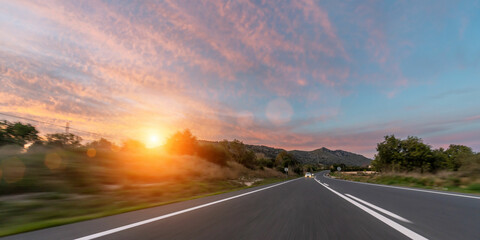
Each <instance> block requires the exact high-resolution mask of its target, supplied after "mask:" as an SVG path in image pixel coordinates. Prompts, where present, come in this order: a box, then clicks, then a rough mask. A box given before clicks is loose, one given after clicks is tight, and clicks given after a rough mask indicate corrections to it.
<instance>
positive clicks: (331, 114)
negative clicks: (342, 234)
mask: <svg viewBox="0 0 480 240" xmlns="http://www.w3.org/2000/svg"><path fill="white" fill-rule="evenodd" d="M479 26H480V1H441V0H435V1H427V0H425V1H333V0H330V1H315V0H299V1H284V0H280V1H266V0H264V1H254V0H238V1H220V0H218V1H217V0H214V1H202V0H199V1H177V0H175V1H173V0H172V1H169V0H166V1H48V0H47V1H23V0H15V1H8V0H0V33H1V35H0V81H1V84H0V113H5V114H10V115H15V116H21V117H25V118H29V119H35V120H39V121H42V122H47V123H53V124H56V125H58V126H60V127H56V126H53V125H47V124H43V123H39V122H32V124H34V125H35V126H37V127H38V128H39V129H40V130H41V131H42V133H52V132H55V131H57V132H59V131H64V129H62V128H61V126H63V125H65V124H66V122H69V123H70V126H71V127H72V128H75V129H80V130H83V131H88V132H92V133H96V135H92V134H87V133H85V132H76V134H78V135H80V136H82V137H83V138H84V139H85V140H93V139H95V138H99V136H103V137H106V138H107V139H111V140H114V141H122V140H124V139H127V138H133V139H137V140H140V141H148V140H147V139H148V138H153V137H158V138H160V139H162V141H164V140H165V138H167V137H168V136H169V135H171V134H173V133H174V132H176V131H178V130H182V129H186V128H188V129H190V130H191V131H192V132H193V134H194V135H196V136H197V137H198V138H199V139H205V140H214V141H217V140H222V139H228V140H232V139H239V140H241V141H243V142H245V143H248V144H262V145H268V146H273V147H280V148H284V149H287V150H293V149H300V150H313V149H317V148H320V147H327V148H330V149H342V150H346V151H352V152H356V153H360V154H363V155H365V156H367V157H373V156H374V154H375V153H376V150H375V147H376V144H377V143H379V142H381V141H382V140H383V137H384V136H385V135H389V134H395V136H397V137H401V138H405V137H407V136H418V137H420V138H422V139H423V140H424V142H426V143H428V144H430V145H432V147H435V148H437V147H447V146H448V145H449V144H463V145H467V146H470V147H472V148H473V150H474V151H480V100H479V97H478V96H479V95H480V44H479V43H480V27H479ZM0 119H7V120H10V121H18V120H19V119H15V118H12V117H7V116H0ZM21 121H24V120H21ZM24 122H25V121H24ZM72 132H74V133H75V131H73V129H72ZM162 141H160V142H162Z"/></svg>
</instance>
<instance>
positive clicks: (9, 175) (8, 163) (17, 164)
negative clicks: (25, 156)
mask: <svg viewBox="0 0 480 240" xmlns="http://www.w3.org/2000/svg"><path fill="white" fill-rule="evenodd" d="M2 169H3V179H4V180H5V182H6V183H15V182H18V181H20V180H22V179H23V175H24V174H25V164H23V162H22V161H21V160H20V159H18V158H16V157H15V158H10V159H7V160H5V161H3V163H2Z"/></svg>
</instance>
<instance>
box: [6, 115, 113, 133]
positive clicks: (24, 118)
mask: <svg viewBox="0 0 480 240" xmlns="http://www.w3.org/2000/svg"><path fill="white" fill-rule="evenodd" d="M0 115H4V116H8V117H13V118H18V119H23V120H27V121H32V122H38V123H43V124H48V125H52V126H56V127H61V128H65V126H62V125H58V124H55V123H50V122H45V121H40V120H35V119H31V118H26V117H21V116H16V115H12V114H7V113H2V112H0ZM68 129H69V130H74V131H77V132H83V133H88V134H92V135H97V136H100V137H101V136H105V134H100V133H94V132H89V131H85V130H81V129H76V128H72V127H70V126H68Z"/></svg>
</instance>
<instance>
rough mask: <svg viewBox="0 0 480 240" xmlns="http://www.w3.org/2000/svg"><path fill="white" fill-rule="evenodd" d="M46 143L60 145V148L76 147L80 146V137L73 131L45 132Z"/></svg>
mask: <svg viewBox="0 0 480 240" xmlns="http://www.w3.org/2000/svg"><path fill="white" fill-rule="evenodd" d="M46 137H47V145H50V146H56V147H62V148H67V147H68V148H77V147H80V146H81V144H80V142H81V141H82V138H81V137H80V136H77V135H75V134H73V133H53V134H47V135H46Z"/></svg>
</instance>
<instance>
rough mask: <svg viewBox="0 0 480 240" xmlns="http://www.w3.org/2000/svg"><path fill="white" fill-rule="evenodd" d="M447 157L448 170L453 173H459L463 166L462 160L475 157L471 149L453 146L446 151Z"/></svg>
mask: <svg viewBox="0 0 480 240" xmlns="http://www.w3.org/2000/svg"><path fill="white" fill-rule="evenodd" d="M445 155H446V156H447V162H446V165H447V168H448V169H449V170H452V171H457V170H458V169H459V168H460V167H461V166H462V159H465V158H468V157H471V156H473V155H474V153H473V151H472V149H471V148H469V147H467V146H463V145H455V144H451V145H450V146H449V147H448V148H447V150H445Z"/></svg>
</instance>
